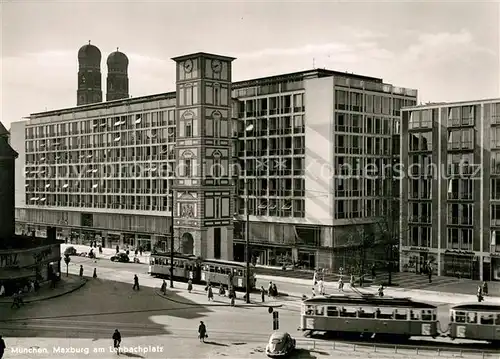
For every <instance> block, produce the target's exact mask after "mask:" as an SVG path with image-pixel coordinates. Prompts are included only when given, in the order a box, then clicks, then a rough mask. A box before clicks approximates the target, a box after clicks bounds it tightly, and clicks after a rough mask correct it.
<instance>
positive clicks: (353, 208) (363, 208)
mask: <svg viewBox="0 0 500 359" xmlns="http://www.w3.org/2000/svg"><path fill="white" fill-rule="evenodd" d="M391 203H392V200H388V199H365V200H362V199H351V200H342V199H339V200H335V219H349V218H365V217H366V218H370V217H380V216H386V215H388V214H389V212H390V205H391Z"/></svg>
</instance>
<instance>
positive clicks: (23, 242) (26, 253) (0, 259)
mask: <svg viewBox="0 0 500 359" xmlns="http://www.w3.org/2000/svg"><path fill="white" fill-rule="evenodd" d="M8 139H9V132H8V131H7V130H6V129H5V127H4V126H3V125H2V123H0V283H1V284H3V285H4V286H5V288H6V290H7V291H8V292H9V293H12V291H13V290H14V289H15V286H16V285H17V284H22V285H24V283H23V281H27V280H29V279H38V280H39V281H40V282H43V281H46V280H48V279H49V272H50V270H52V272H53V273H54V274H56V273H60V261H61V251H60V242H58V241H57V240H56V237H55V236H56V230H55V228H53V227H49V229H48V236H47V238H37V237H35V236H34V233H32V234H29V235H28V234H25V233H23V234H22V235H16V234H15V223H14V213H15V208H14V206H15V203H14V193H15V190H14V187H15V164H14V163H15V161H16V158H17V156H18V154H17V153H16V152H15V151H14V150H13V149H12V147H11V146H10V145H9V142H8Z"/></svg>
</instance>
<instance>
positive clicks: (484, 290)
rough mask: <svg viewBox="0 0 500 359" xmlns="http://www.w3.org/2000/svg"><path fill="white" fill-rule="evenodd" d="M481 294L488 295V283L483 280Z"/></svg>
mask: <svg viewBox="0 0 500 359" xmlns="http://www.w3.org/2000/svg"><path fill="white" fill-rule="evenodd" d="M483 294H484V295H488V283H486V282H483Z"/></svg>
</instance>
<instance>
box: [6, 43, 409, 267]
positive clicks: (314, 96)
mask: <svg viewBox="0 0 500 359" xmlns="http://www.w3.org/2000/svg"><path fill="white" fill-rule="evenodd" d="M174 60H175V61H176V63H177V65H176V66H177V68H176V69H177V71H176V73H177V91H176V92H175V93H165V94H159V95H152V96H145V97H137V98H130V99H120V100H116V101H110V102H105V103H99V104H89V105H85V106H79V107H74V108H68V109H61V110H57V111H49V112H44V113H38V114H32V115H31V116H30V119H29V120H28V121H23V122H14V123H13V124H12V130H11V132H12V143H13V147H14V148H15V149H16V150H17V151H18V152H19V163H24V166H23V165H22V164H20V165H19V166H18V168H17V171H18V173H19V174H20V175H21V176H18V178H19V181H20V182H21V183H19V185H18V186H17V189H16V220H17V224H18V231H21V230H25V231H28V230H30V229H35V230H38V231H41V232H42V233H43V231H44V230H45V228H46V227H47V226H55V227H57V229H58V233H59V236H60V237H62V238H64V237H68V238H71V237H73V238H75V239H76V238H79V239H80V240H90V239H94V238H98V239H101V240H102V241H103V243H104V244H105V245H106V246H109V247H114V246H115V245H120V246H123V245H130V246H138V245H141V246H143V247H144V248H147V249H150V248H152V247H156V248H157V249H159V250H165V249H167V248H168V246H167V244H168V238H169V236H170V225H171V224H170V215H171V213H170V211H171V209H172V207H173V208H174V238H175V239H174V243H175V248H176V250H179V251H183V252H185V253H194V254H197V255H201V256H206V257H209V258H223V259H233V258H234V259H235V260H243V259H244V254H243V249H244V238H243V237H244V236H243V233H244V231H243V228H244V219H245V216H244V212H245V196H244V194H245V188H246V189H247V190H248V195H249V196H248V197H249V201H248V208H249V215H250V226H249V233H250V241H251V244H252V254H253V259H254V261H255V262H257V263H260V264H270V265H281V264H283V263H286V262H291V261H295V262H300V263H302V265H304V266H306V267H325V268H339V267H344V268H347V267H349V266H352V265H355V264H354V263H352V262H353V254H352V253H351V252H349V248H351V247H353V246H356V245H357V244H358V243H357V242H359V240H358V239H357V238H356V237H359V236H360V235H362V234H360V233H359V232H360V228H362V231H364V228H365V227H366V226H369V225H371V226H373V224H376V222H377V221H380V220H381V218H386V217H387V214H388V213H389V212H390V210H389V208H390V207H391V203H392V202H393V198H394V194H393V193H392V190H391V188H392V185H391V184H392V179H391V178H388V177H387V176H385V175H384V173H383V169H384V168H385V167H387V166H389V165H390V163H391V162H392V161H394V158H395V157H397V152H399V151H395V147H394V140H393V138H394V136H396V138H398V136H397V134H398V131H399V127H400V126H399V121H400V110H401V108H402V107H404V106H413V105H415V104H416V96H417V92H416V90H411V89H404V88H399V87H395V86H392V85H390V84H384V83H383V81H382V80H381V79H378V78H373V77H365V76H360V75H355V74H348V73H342V72H335V71H329V70H322V69H313V70H310V71H303V72H297V73H292V74H283V75H278V76H272V77H267V78H260V79H253V80H247V81H240V82H233V81H232V74H231V61H232V59H231V58H227V57H224V56H218V55H211V54H204V53H198V54H193V55H187V56H182V57H179V58H175V59H174ZM368 169H370V176H366V171H367V170H368ZM172 193H173V197H172ZM172 203H173V205H172Z"/></svg>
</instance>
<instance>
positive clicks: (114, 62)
mask: <svg viewBox="0 0 500 359" xmlns="http://www.w3.org/2000/svg"><path fill="white" fill-rule="evenodd" d="M107 65H108V79H107V92H106V101H113V100H120V99H123V98H129V94H128V58H127V56H126V55H125V54H124V53H123V52H120V51H118V48H116V51H115V52H112V53H111V54H109V56H108V60H107Z"/></svg>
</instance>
